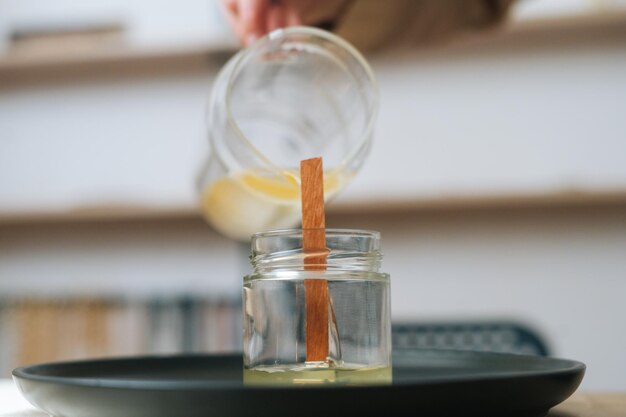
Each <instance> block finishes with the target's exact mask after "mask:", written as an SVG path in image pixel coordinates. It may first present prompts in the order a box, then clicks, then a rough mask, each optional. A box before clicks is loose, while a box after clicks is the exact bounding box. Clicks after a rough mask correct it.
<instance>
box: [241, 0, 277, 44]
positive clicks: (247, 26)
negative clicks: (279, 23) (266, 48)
mask: <svg viewBox="0 0 626 417" xmlns="http://www.w3.org/2000/svg"><path fill="white" fill-rule="evenodd" d="M269 8H270V1H269V0H239V16H240V20H241V25H242V27H243V32H244V34H245V39H244V43H245V44H246V45H249V44H250V43H252V42H253V41H255V40H256V39H258V38H260V37H261V36H263V35H265V34H266V33H267V26H266V20H267V13H268V10H269Z"/></svg>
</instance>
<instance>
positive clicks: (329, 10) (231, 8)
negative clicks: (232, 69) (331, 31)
mask: <svg viewBox="0 0 626 417" xmlns="http://www.w3.org/2000/svg"><path fill="white" fill-rule="evenodd" d="M221 4H222V7H223V9H224V12H225V13H226V17H227V18H228V22H229V23H230V26H231V27H232V28H233V31H234V32H235V34H236V35H237V37H238V38H239V40H240V41H241V43H243V44H244V45H249V44H250V43H252V42H254V41H255V40H256V39H257V38H260V37H261V36H264V35H265V34H267V33H268V32H271V31H273V30H275V29H279V28H282V27H287V26H298V25H312V26H315V25H320V26H321V25H322V24H324V26H327V25H328V23H331V26H332V23H334V22H336V21H337V19H338V18H339V16H340V15H341V14H342V13H343V12H344V11H345V10H346V9H347V7H348V6H349V5H350V0H221Z"/></svg>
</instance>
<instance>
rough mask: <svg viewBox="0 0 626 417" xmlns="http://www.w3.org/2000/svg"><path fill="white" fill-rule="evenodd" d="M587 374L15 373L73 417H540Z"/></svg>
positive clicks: (407, 359)
mask: <svg viewBox="0 0 626 417" xmlns="http://www.w3.org/2000/svg"><path fill="white" fill-rule="evenodd" d="M584 373H585V365H584V364H582V363H580V362H576V361H571V360H565V359H553V358H544V357H537V356H522V355H510V354H497V353H479V352H463V351H444V350H414V351H401V352H396V353H395V355H394V369H393V378H394V382H393V384H392V385H388V386H383V385H381V386H362V387H351V386H350V387H345V386H344V387H336V386H315V387H308V386H307V387H279V388H277V387H273V388H272V387H267V388H266V387H262V388H259V387H254V388H252V387H245V386H244V385H243V383H242V358H241V355H221V356H210V355H191V356H169V357H137V358H123V359H106V360H94V361H78V362H63V363H49V364H42V365H33V366H26V367H22V368H17V369H15V370H14V371H13V377H14V379H15V382H16V384H17V385H18V387H19V389H20V391H21V392H22V394H23V395H24V397H25V398H26V399H27V400H28V401H30V402H31V403H32V404H33V405H35V406H36V407H38V408H40V409H42V410H43V411H45V412H47V413H49V414H51V415H52V416H66V417H115V416H120V417H122V416H123V417H143V416H145V417H160V416H163V417H178V416H180V417H195V416H198V417H200V416H203V417H211V416H216V417H218V416H219V417H229V416H241V417H248V416H249V417H266V416H267V417H270V416H271V417H281V416H284V417H294V416H298V417H352V416H354V417H357V416H358V417H366V416H376V417H385V416H395V417H402V416H418V415H419V416H455V417H456V416H483V417H485V416H519V417H522V416H528V417H531V416H533V417H534V416H542V415H545V414H546V413H547V412H548V411H549V409H550V408H551V407H553V406H555V405H556V404H558V403H560V402H562V401H563V400H565V399H566V398H567V397H569V396H570V395H571V394H572V393H573V392H574V391H575V390H576V388H578V385H579V384H580V382H581V380H582V378H583V375H584Z"/></svg>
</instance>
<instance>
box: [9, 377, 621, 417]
mask: <svg viewBox="0 0 626 417" xmlns="http://www.w3.org/2000/svg"><path fill="white" fill-rule="evenodd" d="M0 417H48V415H47V414H46V413H43V412H41V411H38V410H36V409H34V408H33V407H32V406H31V405H30V404H28V402H26V400H24V399H23V398H22V396H21V395H20V393H19V392H18V390H17V388H16V387H15V385H13V382H12V381H11V380H9V379H0ZM502 417H506V416H502ZM548 417H626V392H621V393H585V392H582V393H576V394H574V395H573V396H572V397H570V398H569V399H568V400H567V401H565V402H564V403H562V404H560V405H558V406H556V407H555V408H553V409H552V411H551V412H550V414H549V415H548Z"/></svg>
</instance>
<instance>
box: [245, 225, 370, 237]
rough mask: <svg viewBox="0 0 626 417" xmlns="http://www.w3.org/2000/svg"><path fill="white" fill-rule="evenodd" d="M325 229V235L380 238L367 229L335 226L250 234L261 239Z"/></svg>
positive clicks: (298, 234) (297, 234)
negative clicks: (338, 227)
mask: <svg viewBox="0 0 626 417" xmlns="http://www.w3.org/2000/svg"><path fill="white" fill-rule="evenodd" d="M305 230H307V231H316V230H325V231H326V237H334V236H354V237H370V238H374V239H380V232H378V231H376V230H368V229H337V228H327V229H324V228H320V229H278V230H269V231H266V232H257V233H255V234H253V235H252V239H253V240H256V239H262V238H266V237H285V236H301V235H302V233H303V231H305Z"/></svg>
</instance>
